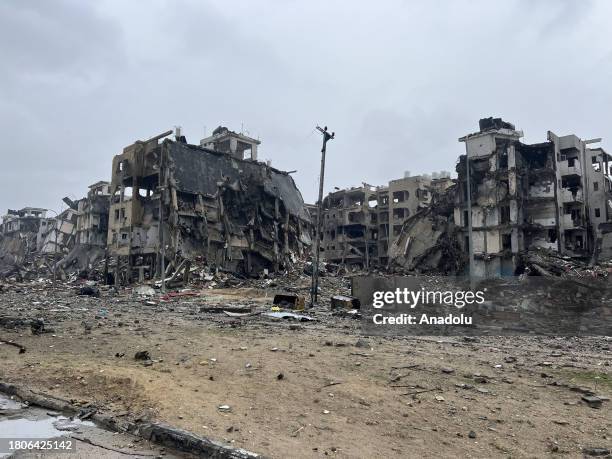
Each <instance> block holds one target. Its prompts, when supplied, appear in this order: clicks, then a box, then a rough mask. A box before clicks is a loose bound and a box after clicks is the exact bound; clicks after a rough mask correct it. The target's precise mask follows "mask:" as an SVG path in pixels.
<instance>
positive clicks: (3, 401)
mask: <svg viewBox="0 0 612 459" xmlns="http://www.w3.org/2000/svg"><path fill="white" fill-rule="evenodd" d="M24 406H25V405H23V404H22V403H21V402H18V401H17V400H13V399H11V398H9V397H6V396H5V395H2V394H0V412H1V411H13V410H20V409H22V408H24Z"/></svg>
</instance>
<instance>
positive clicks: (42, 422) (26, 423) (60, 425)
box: [0, 394, 191, 459]
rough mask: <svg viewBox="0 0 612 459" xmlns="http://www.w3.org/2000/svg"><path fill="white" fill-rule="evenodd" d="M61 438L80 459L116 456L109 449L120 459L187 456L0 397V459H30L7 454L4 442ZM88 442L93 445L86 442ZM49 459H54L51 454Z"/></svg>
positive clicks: (177, 458) (87, 422) (91, 423)
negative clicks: (67, 440) (72, 443)
mask: <svg viewBox="0 0 612 459" xmlns="http://www.w3.org/2000/svg"><path fill="white" fill-rule="evenodd" d="M61 437H64V438H66V437H72V438H74V439H76V440H77V444H75V446H76V448H78V451H79V456H80V457H117V454H115V455H112V456H109V455H108V453H109V451H108V450H107V449H105V448H106V447H110V448H111V450H117V449H118V450H120V451H121V453H120V456H119V457H121V459H123V458H126V459H128V458H138V459H149V458H150V457H156V456H159V455H160V454H163V455H164V458H166V459H171V458H172V459H179V458H185V457H191V456H189V455H186V454H182V453H177V452H175V451H171V450H168V449H161V447H160V446H157V445H153V444H150V443H148V442H142V441H141V440H140V439H138V438H136V437H134V436H131V435H129V434H123V433H121V434H118V433H115V432H110V431H107V430H105V429H103V428H101V427H98V426H97V425H96V424H95V423H93V422H91V421H81V420H80V419H78V418H73V419H71V418H68V417H66V416H63V415H61V414H60V413H56V412H53V411H49V410H45V409H42V408H40V407H35V406H28V405H26V404H23V403H21V402H19V401H17V400H13V399H11V398H10V397H7V396H6V395H4V394H0V458H8V457H11V455H12V454H14V455H15V457H31V456H30V455H28V454H27V453H25V455H24V453H22V452H19V453H14V452H13V453H9V452H8V441H7V439H13V440H16V439H23V440H25V439H30V440H34V439H38V440H49V439H56V438H61ZM79 438H81V439H85V442H83V441H78V440H79ZM91 441H93V443H88V442H91ZM126 445H129V447H127V446H126ZM38 454H40V455H39V456H36V457H45V456H46V455H47V453H45V452H43V453H38ZM51 456H53V457H55V455H54V454H53V453H51Z"/></svg>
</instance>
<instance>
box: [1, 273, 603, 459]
mask: <svg viewBox="0 0 612 459" xmlns="http://www.w3.org/2000/svg"><path fill="white" fill-rule="evenodd" d="M322 282H323V283H325V282H328V281H327V280H325V279H323V281H322ZM304 287H306V288H307V286H304ZM273 291H274V290H273V289H272V288H270V289H265V288H260V289H253V288H251V289H204V290H197V291H195V292H194V293H195V294H194V295H179V296H174V297H168V298H167V300H165V301H164V300H162V299H161V298H160V295H159V294H157V293H156V294H155V295H153V296H152V297H148V298H141V297H139V296H138V295H135V294H134V292H133V291H132V290H129V289H126V290H122V291H120V292H118V293H116V292H114V291H113V290H110V289H101V295H100V297H99V298H95V297H90V296H78V295H76V293H75V290H74V289H72V288H71V287H70V286H68V285H60V286H58V287H56V288H55V289H53V288H52V287H51V286H49V285H48V284H46V283H36V282H33V283H24V284H11V285H9V286H7V287H6V288H5V289H4V292H3V293H0V340H1V341H12V342H13V343H17V344H19V345H21V346H24V347H25V348H26V352H25V353H20V352H19V348H18V347H16V346H13V345H7V344H1V345H0V380H2V381H4V382H10V383H16V384H20V385H23V386H24V387H28V388H30V389H32V390H34V391H37V392H41V393H46V394H51V395H54V396H58V397H61V398H65V399H68V400H73V401H74V403H76V404H87V403H93V404H95V405H96V406H97V407H98V409H99V410H100V411H102V412H109V413H112V414H114V415H116V416H122V417H128V418H131V419H149V420H159V421H163V422H165V423H168V424H170V425H173V426H176V427H180V428H183V429H187V430H189V431H192V432H194V433H196V434H199V435H203V436H206V437H209V438H211V439H215V440H218V441H222V442H227V444H228V445H232V446H236V447H238V446H239V447H242V448H245V449H247V450H251V451H254V452H257V453H261V454H264V455H265V456H269V457H275V458H287V457H291V458H293V457H295V458H298V457H307V458H308V457H324V456H334V457H363V458H374V457H478V458H489V457H546V456H549V455H553V456H557V455H558V456H562V457H582V456H583V453H584V452H587V453H588V452H591V453H594V452H601V451H598V450H592V449H589V448H604V449H605V448H608V449H609V448H610V447H611V446H612V438H611V437H612V416H610V409H609V407H610V402H609V401H608V400H607V397H609V396H610V393H612V376H611V374H610V362H611V361H612V353H611V352H610V347H611V346H612V343H611V342H610V339H608V338H543V337H505V338H495V337H486V338H478V339H476V340H474V339H473V338H470V339H469V340H466V339H464V338H461V337H444V338H436V337H419V338H395V339H389V338H380V337H363V336H361V335H360V322H359V321H358V320H355V319H353V318H351V317H350V316H348V315H346V316H336V315H332V314H331V312H330V311H329V310H328V309H327V308H325V307H321V308H317V309H315V310H313V311H308V312H307V313H306V314H307V315H309V316H311V317H313V318H315V319H316V321H308V322H301V321H291V320H287V319H275V318H272V317H268V316H265V315H262V314H260V313H261V312H266V311H270V307H271V306H272V301H271V297H272V295H273ZM224 306H225V307H228V308H229V307H233V308H236V307H241V306H250V307H251V308H252V310H253V311H254V313H253V314H250V315H246V316H238V317H230V316H228V315H227V314H225V313H224V312H222V309H223V307H224ZM211 308H213V309H212V310H213V311H215V312H210V309H211ZM205 309H209V311H205ZM38 318H42V319H43V322H44V332H43V333H40V334H34V333H32V330H31V326H30V323H31V320H32V319H38ZM39 324H40V322H39ZM34 328H35V329H36V326H35V327H34ZM139 351H148V353H149V358H148V359H147V358H146V356H145V358H144V359H143V360H136V359H135V358H134V357H135V354H136V353H137V352H139ZM589 393H594V394H596V395H598V396H600V397H601V398H603V399H604V401H603V403H601V405H600V406H599V408H595V407H592V406H591V405H589V404H588V403H587V402H585V401H583V400H582V397H583V396H584V395H585V394H589ZM593 406H595V405H593ZM585 448H586V449H585Z"/></svg>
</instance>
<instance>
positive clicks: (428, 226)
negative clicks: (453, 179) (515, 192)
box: [389, 185, 466, 274]
mask: <svg viewBox="0 0 612 459" xmlns="http://www.w3.org/2000/svg"><path fill="white" fill-rule="evenodd" d="M456 193H457V186H456V185H455V186H451V187H449V188H447V189H446V190H444V191H443V192H441V193H436V194H434V197H433V199H432V204H431V205H430V207H427V208H425V209H422V210H420V211H419V212H417V213H416V214H414V215H413V216H412V217H409V218H408V219H407V220H406V221H405V222H404V225H403V226H402V230H401V233H400V235H399V236H398V237H397V239H396V240H395V241H394V243H393V245H392V246H391V247H390V248H389V262H390V266H391V268H403V269H405V270H408V271H413V272H419V273H440V274H457V273H460V272H461V271H462V270H463V268H464V267H465V263H466V257H465V253H464V251H463V250H462V248H461V246H460V245H459V241H458V233H457V230H456V227H455V224H454V222H453V203H454V199H455V194H456Z"/></svg>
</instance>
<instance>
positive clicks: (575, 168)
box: [559, 159, 582, 177]
mask: <svg viewBox="0 0 612 459" xmlns="http://www.w3.org/2000/svg"><path fill="white" fill-rule="evenodd" d="M559 172H560V173H561V176H562V177H564V176H567V175H577V176H579V177H582V169H581V168H580V161H578V159H575V160H574V161H573V162H572V165H571V166H570V165H569V161H568V160H565V161H559Z"/></svg>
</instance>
